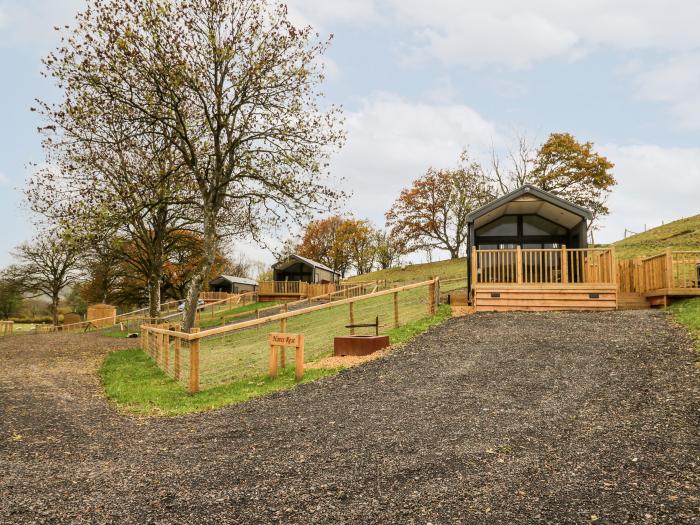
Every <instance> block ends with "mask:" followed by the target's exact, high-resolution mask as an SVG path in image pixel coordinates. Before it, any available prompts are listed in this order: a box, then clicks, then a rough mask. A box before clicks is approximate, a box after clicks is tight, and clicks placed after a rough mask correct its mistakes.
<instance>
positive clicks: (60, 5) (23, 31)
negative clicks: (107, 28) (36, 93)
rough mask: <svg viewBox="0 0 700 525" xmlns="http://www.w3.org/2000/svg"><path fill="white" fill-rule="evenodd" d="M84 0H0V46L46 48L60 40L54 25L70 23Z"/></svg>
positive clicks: (43, 50) (80, 8) (83, 3)
mask: <svg viewBox="0 0 700 525" xmlns="http://www.w3.org/2000/svg"><path fill="white" fill-rule="evenodd" d="M84 6H85V0H60V1H57V0H0V46H29V45H31V46H32V47H37V48H40V49H41V51H42V52H45V51H46V50H48V49H49V48H50V47H52V46H53V45H54V44H55V43H56V42H57V41H58V38H57V36H56V32H55V31H54V29H53V28H54V26H63V25H66V24H71V23H72V22H73V20H74V19H75V15H76V14H77V13H78V11H80V10H82V9H83V8H84Z"/></svg>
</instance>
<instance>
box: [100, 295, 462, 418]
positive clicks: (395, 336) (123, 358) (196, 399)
mask: <svg viewBox="0 0 700 525" xmlns="http://www.w3.org/2000/svg"><path fill="white" fill-rule="evenodd" d="M450 316H451V309H450V307H449V306H447V305H442V306H440V307H439V308H438V311H437V314H436V315H435V316H433V317H431V318H424V319H419V320H417V321H414V322H412V323H407V324H406V325H404V326H401V327H399V328H395V329H392V330H389V331H388V332H387V334H388V335H389V338H390V341H391V344H392V345H395V344H400V343H405V342H407V341H409V340H411V339H413V338H414V337H416V336H417V335H420V334H421V333H423V332H425V331H426V330H428V329H429V328H431V327H433V326H436V325H438V324H440V323H442V322H444V321H445V320H447V319H448V318H449V317H450ZM325 355H328V353H325V354H324V355H321V356H318V357H317V358H321V357H324V356H325ZM341 370H342V368H332V369H325V368H321V369H307V370H305V372H304V379H303V381H302V383H308V382H310V381H315V380H317V379H319V378H321V377H326V376H329V375H333V374H337V373H338V372H340V371H341ZM100 376H101V378H102V383H103V385H104V389H105V394H106V395H107V397H108V398H109V399H111V400H112V401H114V402H115V403H116V404H117V405H118V406H119V407H120V408H121V409H123V410H125V411H126V412H129V413H132V414H135V415H142V416H179V415H184V414H189V413H194V412H204V411H207V410H212V409H216V408H221V407H224V406H228V405H233V404H236V403H241V402H243V401H247V400H249V399H252V398H254V397H258V396H263V395H266V394H269V393H271V392H277V391H281V390H288V389H291V388H294V387H295V386H296V384H297V383H296V382H295V381H294V368H293V367H287V368H285V369H282V370H281V371H280V374H279V376H278V377H277V378H276V379H270V378H269V377H267V376H266V375H260V376H257V377H252V378H245V379H240V380H238V381H234V382H232V383H229V384H226V385H220V386H216V387H213V388H209V389H207V390H204V391H203V392H199V393H197V394H194V395H190V394H188V393H187V392H185V390H183V388H182V387H181V386H180V385H179V384H177V383H176V382H175V381H174V380H173V379H171V378H170V377H168V376H167V375H166V374H165V373H164V372H163V371H162V370H161V369H160V368H158V366H157V365H156V364H155V363H154V362H153V360H152V359H151V357H150V356H149V355H147V354H145V353H144V352H143V351H141V350H140V349H132V350H123V351H119V352H113V353H111V354H109V355H108V356H107V358H106V359H105V362H104V363H103V365H102V368H101V369H100Z"/></svg>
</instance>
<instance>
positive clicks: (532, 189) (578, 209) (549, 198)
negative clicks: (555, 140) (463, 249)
mask: <svg viewBox="0 0 700 525" xmlns="http://www.w3.org/2000/svg"><path fill="white" fill-rule="evenodd" d="M528 194H529V195H534V196H535V197H537V198H539V199H542V200H543V201H545V202H549V203H550V204H553V205H554V206H558V207H559V208H562V209H564V210H566V211H569V212H571V213H573V214H575V215H578V216H579V217H584V218H586V219H588V220H589V221H590V220H591V219H592V218H593V212H591V211H590V210H587V209H586V208H583V207H582V206H579V205H577V204H574V203H573V202H569V201H567V200H564V199H562V198H561V197H557V196H556V195H553V194H552V193H549V192H547V191H544V190H543V189H540V188H538V187H537V186H533V185H532V184H526V185H525V186H521V187H520V188H518V189H517V190H514V191H511V192H510V193H507V194H505V195H504V196H503V197H499V198H498V199H496V200H495V201H492V202H489V203H488V204H486V205H485V206H482V207H481V208H478V209H476V210H474V211H473V212H471V213H470V214H469V215H467V222H474V221H475V220H476V219H478V218H479V217H481V216H482V215H486V214H487V213H489V212H490V211H493V210H495V209H496V208H499V207H501V206H503V205H504V204H507V203H508V202H510V201H512V200H515V199H517V198H518V197H522V196H523V195H528Z"/></svg>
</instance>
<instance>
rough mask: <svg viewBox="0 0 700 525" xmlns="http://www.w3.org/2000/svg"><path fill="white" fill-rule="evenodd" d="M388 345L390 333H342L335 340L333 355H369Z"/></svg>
mask: <svg viewBox="0 0 700 525" xmlns="http://www.w3.org/2000/svg"><path fill="white" fill-rule="evenodd" d="M388 346H389V336H388V335H342V336H338V337H336V338H335V339H334V340H333V355H336V356H344V355H356V356H357V355H369V354H371V353H372V352H376V351H377V350H381V349H382V348H386V347H388Z"/></svg>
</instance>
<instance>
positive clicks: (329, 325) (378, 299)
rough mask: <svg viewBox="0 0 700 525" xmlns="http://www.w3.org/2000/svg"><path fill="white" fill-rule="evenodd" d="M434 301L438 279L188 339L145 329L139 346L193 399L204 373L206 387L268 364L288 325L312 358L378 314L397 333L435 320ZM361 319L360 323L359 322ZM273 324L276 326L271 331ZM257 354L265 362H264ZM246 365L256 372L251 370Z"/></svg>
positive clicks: (171, 328)
mask: <svg viewBox="0 0 700 525" xmlns="http://www.w3.org/2000/svg"><path fill="white" fill-rule="evenodd" d="M348 293H349V294H352V292H348ZM438 298H439V279H437V278H436V279H434V280H430V281H425V282H422V283H416V284H411V285H406V286H402V287H399V288H393V289H389V290H383V291H378V292H374V293H370V294H365V295H359V296H356V297H348V298H343V299H339V300H336V301H332V302H329V303H325V304H318V305H314V306H309V307H307V308H302V309H299V310H295V311H288V312H281V313H278V314H275V315H271V316H268V317H265V318H261V319H252V320H248V321H244V322H241V323H236V324H231V325H226V326H220V327H217V328H212V329H209V330H203V331H200V330H199V329H193V330H192V332H191V333H185V332H182V331H181V330H180V329H179V326H178V325H173V324H170V325H151V324H144V325H143V326H142V327H141V342H142V348H143V350H144V351H145V352H147V353H148V354H150V355H151V356H152V357H153V359H154V361H155V362H156V363H157V364H158V366H159V367H160V368H161V369H163V370H164V371H165V372H166V373H168V374H169V375H170V376H171V377H173V378H174V379H176V380H177V381H180V382H181V383H182V384H183V385H184V386H186V388H187V389H188V391H189V392H191V393H194V392H198V391H199V390H201V389H202V374H203V372H204V373H205V375H207V376H216V380H211V379H208V383H207V387H208V386H212V385H213V384H221V383H223V382H226V381H231V380H233V379H232V378H237V377H241V376H242V375H243V374H242V372H240V370H248V369H250V370H258V369H257V368H255V366H257V365H259V364H260V362H265V363H266V362H267V354H268V334H269V332H270V331H277V332H281V333H285V332H287V329H288V326H289V325H290V324H294V323H301V324H303V325H304V330H303V332H305V333H306V336H307V349H308V350H309V353H310V355H312V356H313V355H318V353H319V352H325V351H329V350H330V348H329V347H328V345H329V344H330V345H331V347H332V337H333V335H342V334H341V333H338V332H339V331H342V330H344V328H343V327H344V325H345V324H350V325H352V324H355V322H356V321H358V320H362V319H364V318H365V317H369V316H370V315H371V316H372V318H374V316H375V315H380V314H381V315H382V316H384V317H388V318H389V320H390V322H389V323H385V324H383V325H382V327H388V328H394V327H398V326H401V325H402V324H404V323H406V322H411V321H413V320H415V319H417V318H422V317H427V316H431V315H434V314H435V313H436V308H437V303H438ZM343 305H346V306H347V308H348V309H347V310H346V311H345V313H344V314H343V313H341V312H342V309H339V308H341V307H342V306H343ZM370 308H371V309H372V310H371V312H370ZM332 309H334V310H332ZM324 312H325V314H324ZM360 316H361V317H362V319H358V317H360ZM275 323H279V325H275V326H274V330H272V325H274V324H275ZM304 323H305V324H304ZM294 328H296V326H294ZM295 331H298V332H302V330H295ZM329 341H330V342H329ZM261 349H262V351H263V352H264V356H265V357H264V359H262V361H261V359H260V355H261V353H260V351H261ZM314 352H315V354H314ZM249 363H253V365H255V366H249ZM246 367H248V368H246ZM239 369H240V370H239ZM250 373H252V372H250Z"/></svg>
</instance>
